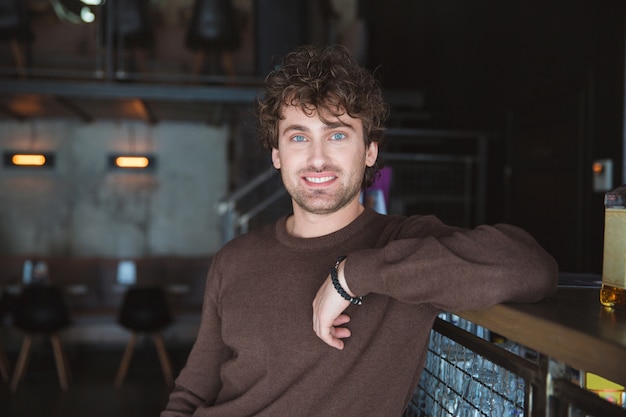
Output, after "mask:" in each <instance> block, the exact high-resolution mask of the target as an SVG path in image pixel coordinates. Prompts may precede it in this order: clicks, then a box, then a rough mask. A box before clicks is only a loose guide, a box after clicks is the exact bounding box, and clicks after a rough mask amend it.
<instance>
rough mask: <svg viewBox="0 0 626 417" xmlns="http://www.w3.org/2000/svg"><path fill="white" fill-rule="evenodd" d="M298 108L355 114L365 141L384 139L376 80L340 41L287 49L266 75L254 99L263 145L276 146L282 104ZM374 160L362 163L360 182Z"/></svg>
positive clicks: (369, 178) (384, 110)
mask: <svg viewBox="0 0 626 417" xmlns="http://www.w3.org/2000/svg"><path fill="white" fill-rule="evenodd" d="M289 105H294V106H300V108H301V109H302V111H303V112H305V113H306V114H311V113H313V112H315V111H316V112H317V114H318V115H320V117H323V115H324V114H329V115H331V116H335V117H337V116H340V115H342V114H344V113H347V114H348V115H349V116H351V117H354V118H358V119H361V121H362V122H363V136H364V138H365V145H366V146H369V144H370V143H372V142H377V143H378V145H379V147H382V145H383V143H384V139H385V135H384V133H385V128H384V122H385V120H386V118H387V115H388V112H389V110H388V107H387V104H386V102H385V100H384V96H383V92H382V89H381V87H380V84H379V82H378V81H377V80H376V79H375V78H374V76H373V74H372V73H371V72H369V71H368V70H367V69H365V68H363V67H361V66H360V65H359V64H358V63H357V62H356V60H355V59H354V58H353V57H352V56H351V54H350V52H349V51H348V50H347V49H346V48H345V47H343V46H341V45H333V46H328V47H325V48H323V47H319V46H313V45H304V46H301V47H299V48H297V49H296V50H295V51H293V52H291V53H289V54H288V55H287V56H286V57H285V58H284V59H283V61H282V64H281V65H280V67H278V68H277V69H275V70H274V71H272V72H271V73H270V74H269V75H268V76H267V78H266V84H265V91H264V95H262V96H261V97H259V98H258V100H257V109H256V110H257V116H258V123H259V124H258V135H259V139H260V141H261V143H262V145H263V146H264V147H265V148H267V149H270V150H271V149H272V148H276V149H277V148H278V122H279V120H280V119H281V118H282V109H283V107H284V106H289ZM379 169H380V168H379V165H378V163H376V164H374V166H372V167H367V168H366V170H365V177H364V179H363V186H364V187H367V186H369V185H371V184H372V182H373V181H374V179H375V178H376V176H377V175H378V172H379Z"/></svg>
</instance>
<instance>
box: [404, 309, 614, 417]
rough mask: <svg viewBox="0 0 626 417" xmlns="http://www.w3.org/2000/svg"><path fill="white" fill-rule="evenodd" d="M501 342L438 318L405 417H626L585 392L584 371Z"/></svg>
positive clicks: (473, 327) (457, 322)
mask: <svg viewBox="0 0 626 417" xmlns="http://www.w3.org/2000/svg"><path fill="white" fill-rule="evenodd" d="M497 338H498V337H497V335H494V334H491V333H490V331H489V330H488V329H485V328H482V327H480V326H478V325H476V324H474V323H472V322H470V321H467V320H464V319H462V318H460V317H458V316H455V315H453V314H449V313H444V314H442V315H440V317H439V318H438V319H437V320H436V322H435V324H434V326H433V331H431V334H430V342H429V346H428V353H427V357H426V363H425V365H424V370H423V372H422V375H421V379H420V382H419V384H418V387H417V389H416V390H415V394H414V396H413V398H412V399H411V402H410V403H409V405H408V407H407V409H406V410H405V412H404V414H403V415H402V417H450V416H454V417H517V416H528V417H530V416H549V417H553V416H554V417H555V416H559V417H561V416H563V417H565V416H566V417H609V416H610V417H626V404H623V405H622V406H619V405H616V404H614V403H612V402H610V401H607V400H606V399H604V398H602V397H601V396H599V395H597V394H596V393H594V392H591V391H589V390H586V389H585V388H582V384H581V372H582V371H580V370H576V369H572V368H570V367H568V366H567V365H565V364H564V363H562V362H558V361H555V360H554V359H551V358H548V357H546V356H545V355H542V354H541V353H539V352H536V351H533V350H531V349H528V348H526V347H524V346H523V345H521V344H517V343H513V342H511V341H504V342H499V343H494V341H495V340H496V339H497ZM623 395H624V394H622V396H623ZM622 399H623V397H622Z"/></svg>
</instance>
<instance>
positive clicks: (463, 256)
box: [161, 209, 557, 417]
mask: <svg viewBox="0 0 626 417" xmlns="http://www.w3.org/2000/svg"><path fill="white" fill-rule="evenodd" d="M339 255H347V256H348V258H347V260H346V265H345V275H346V280H347V282H348V286H349V287H350V289H351V290H352V291H353V292H354V293H356V294H368V295H367V297H366V298H365V301H364V303H363V305H362V306H352V305H351V306H350V307H348V310H347V314H348V315H349V316H350V317H351V321H350V323H349V324H348V325H347V327H349V328H350V329H351V331H352V336H351V337H350V338H348V339H345V348H344V350H342V351H340V350H337V349H334V348H331V347H329V346H328V345H326V344H325V343H324V342H322V341H321V340H320V339H318V338H317V336H316V335H315V334H314V332H313V328H312V326H313V325H312V315H313V312H312V307H311V303H312V301H313V298H314V296H315V294H316V292H317V290H318V288H319V287H320V285H321V283H322V282H323V281H324V280H325V279H326V277H327V276H328V273H329V270H330V267H331V266H332V265H333V264H334V262H335V260H336V258H337V257H338V256H339ZM556 283H557V266H556V263H555V261H554V260H553V259H552V257H551V256H550V255H548V254H547V253H546V252H545V251H544V250H543V249H542V248H541V247H540V246H539V245H538V244H537V243H536V242H535V240H534V239H533V238H531V237H530V236H529V235H528V234H527V233H526V232H524V231H522V230H520V229H518V228H515V227H513V226H509V225H497V226H480V227H478V228H476V229H474V230H466V229H459V228H454V227H450V226H446V225H444V224H442V223H441V222H440V221H439V220H438V219H436V218H435V217H432V216H415V217H409V218H407V217H401V216H383V215H379V214H377V213H375V212H374V211H372V210H369V209H368V210H366V211H365V212H364V213H363V214H362V215H360V216H359V217H358V218H357V219H356V220H355V221H354V222H352V223H351V224H350V225H348V226H347V227H345V228H343V229H341V230H339V231H337V232H335V233H332V234H330V235H327V236H322V237H318V238H311V239H302V238H295V237H292V236H290V235H288V234H287V232H286V230H285V219H284V218H283V219H281V220H279V221H278V222H277V223H276V224H275V225H271V226H267V227H265V228H262V229H258V230H256V231H253V232H251V233H249V234H247V235H244V236H241V237H239V238H236V239H234V240H233V241H231V242H229V243H228V244H227V245H225V246H224V248H223V249H222V250H221V251H220V252H219V253H218V254H217V255H216V256H215V258H214V260H213V263H212V264H211V268H210V271H209V275H208V279H207V286H206V294H205V299H204V307H203V312H202V323H201V326H200V330H199V333H198V336H197V340H196V342H195V344H194V346H193V349H192V351H191V353H190V355H189V358H188V361H187V364H186V366H185V367H184V369H183V370H182V371H181V373H180V375H179V376H178V378H177V379H176V387H175V389H174V391H173V392H172V393H171V395H170V399H169V402H168V404H167V406H166V410H165V411H163V412H162V414H161V417H174V416H190V415H194V416H203V417H209V416H211V417H213V416H219V417H247V416H265V417H283V416H284V417H296V416H297V417H307V416H310V417H335V416H336V417H353V416H354V417H357V416H358V417H363V416H371V417H398V416H400V415H401V414H402V412H403V410H404V408H405V407H406V405H407V403H408V401H409V400H410V398H411V396H412V393H413V391H414V389H415V387H416V385H417V382H418V378H419V374H420V372H421V370H422V366H423V363H424V360H425V350H426V347H427V343H428V337H429V332H430V329H431V326H432V324H433V321H434V319H435V317H436V316H437V314H438V313H439V312H440V311H441V310H447V311H461V310H464V309H479V308H485V307H488V306H491V305H493V304H496V303H500V302H503V301H518V302H533V301H537V300H539V299H541V298H543V297H544V296H546V295H548V294H549V293H551V292H552V291H553V290H554V288H555V287H556Z"/></svg>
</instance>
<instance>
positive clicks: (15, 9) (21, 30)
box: [0, 0, 34, 41]
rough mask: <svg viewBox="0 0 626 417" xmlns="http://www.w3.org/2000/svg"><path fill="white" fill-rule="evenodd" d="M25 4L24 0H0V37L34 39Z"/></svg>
mask: <svg viewBox="0 0 626 417" xmlns="http://www.w3.org/2000/svg"><path fill="white" fill-rule="evenodd" d="M26 4H27V2H26V1H24V0H0V38H2V39H17V40H20V41H32V40H33V39H34V35H33V31H32V29H31V27H30V19H29V17H28V10H27V8H26Z"/></svg>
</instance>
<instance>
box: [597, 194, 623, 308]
mask: <svg viewBox="0 0 626 417" xmlns="http://www.w3.org/2000/svg"><path fill="white" fill-rule="evenodd" d="M600 302H601V303H602V304H603V305H605V306H607V307H620V308H624V309H626V185H622V186H620V187H618V188H616V189H615V190H613V191H609V192H608V193H606V194H605V196H604V257H603V262H602V288H601V289H600Z"/></svg>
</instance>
